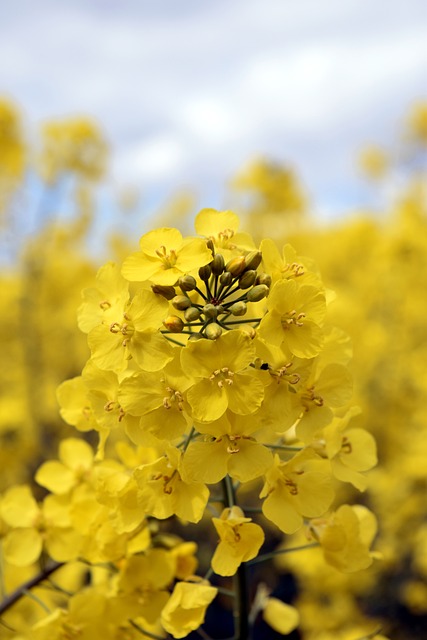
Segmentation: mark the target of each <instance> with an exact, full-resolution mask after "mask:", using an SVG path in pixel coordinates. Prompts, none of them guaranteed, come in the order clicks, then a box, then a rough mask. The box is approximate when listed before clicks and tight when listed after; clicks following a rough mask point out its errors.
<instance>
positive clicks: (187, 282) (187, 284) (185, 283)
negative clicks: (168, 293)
mask: <svg viewBox="0 0 427 640" xmlns="http://www.w3.org/2000/svg"><path fill="white" fill-rule="evenodd" d="M178 285H179V288H180V289H181V291H193V289H195V288H196V287H197V282H196V278H193V276H188V275H186V276H181V278H180V279H179V280H178Z"/></svg>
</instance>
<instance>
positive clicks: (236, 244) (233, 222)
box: [194, 209, 255, 258]
mask: <svg viewBox="0 0 427 640" xmlns="http://www.w3.org/2000/svg"><path fill="white" fill-rule="evenodd" d="M239 225H240V220H239V218H238V216H237V215H236V214H235V213H233V211H217V210H216V209H202V210H201V211H199V213H198V214H197V216H196V219H195V221H194V226H195V229H196V232H197V233H198V234H199V236H206V237H207V238H210V239H211V240H212V241H213V242H214V244H215V246H216V247H217V248H218V249H220V250H221V253H222V255H224V257H226V258H229V257H231V256H232V255H233V251H235V250H236V249H238V250H240V251H242V249H243V250H244V249H246V250H247V251H252V250H253V249H255V244H254V241H253V239H252V237H251V236H250V235H249V233H244V232H240V233H238V232H237V229H238V228H239Z"/></svg>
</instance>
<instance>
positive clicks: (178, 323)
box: [163, 316, 184, 333]
mask: <svg viewBox="0 0 427 640" xmlns="http://www.w3.org/2000/svg"><path fill="white" fill-rule="evenodd" d="M163 324H164V326H165V327H166V329H167V330H168V331H171V332H172V333H181V331H182V330H183V328H184V322H183V320H182V319H181V318H178V316H168V317H167V318H165V320H163Z"/></svg>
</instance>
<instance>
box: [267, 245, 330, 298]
mask: <svg viewBox="0 0 427 640" xmlns="http://www.w3.org/2000/svg"><path fill="white" fill-rule="evenodd" d="M259 250H260V251H261V253H262V266H263V269H264V271H265V272H266V273H269V274H270V275H271V277H272V281H273V283H274V282H276V281H277V280H282V279H285V280H289V279H295V280H298V284H299V285H301V284H305V285H311V286H315V287H317V288H318V289H319V288H321V286H322V285H321V280H320V276H319V275H318V274H317V273H316V272H315V267H314V265H313V264H311V263H310V261H309V260H308V259H307V258H301V257H299V256H298V255H297V253H296V251H295V249H294V248H293V247H292V246H291V245H290V244H286V245H285V246H284V247H283V252H282V255H280V252H279V249H278V248H277V245H276V243H275V242H273V240H270V239H269V238H266V239H264V240H262V241H261V244H260V246H259Z"/></svg>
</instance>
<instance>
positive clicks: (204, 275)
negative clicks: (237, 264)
mask: <svg viewBox="0 0 427 640" xmlns="http://www.w3.org/2000/svg"><path fill="white" fill-rule="evenodd" d="M211 273H212V269H211V268H210V266H209V265H208V264H205V266H204V267H200V269H199V278H200V279H201V280H203V281H204V282H207V281H208V280H209V278H210V277H211Z"/></svg>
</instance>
